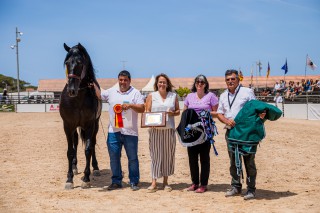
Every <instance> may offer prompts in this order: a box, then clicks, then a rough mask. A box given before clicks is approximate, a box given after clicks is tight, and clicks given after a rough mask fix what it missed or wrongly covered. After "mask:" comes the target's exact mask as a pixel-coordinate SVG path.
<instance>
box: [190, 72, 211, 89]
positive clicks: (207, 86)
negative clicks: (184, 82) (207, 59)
mask: <svg viewBox="0 0 320 213" xmlns="http://www.w3.org/2000/svg"><path fill="white" fill-rule="evenodd" d="M200 78H201V80H203V81H204V82H205V83H206V85H205V87H204V93H208V92H209V82H208V80H207V78H206V76H204V75H202V74H200V75H198V76H197V77H196V78H195V79H194V82H193V85H192V88H191V91H192V92H197V88H196V82H197V81H198V80H199V79H200Z"/></svg>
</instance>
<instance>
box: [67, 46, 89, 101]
mask: <svg viewBox="0 0 320 213" xmlns="http://www.w3.org/2000/svg"><path fill="white" fill-rule="evenodd" d="M64 49H65V50H66V51H67V52H68V53H67V56H66V58H65V60H64V65H65V67H66V77H67V78H68V86H67V91H68V94H69V96H70V97H75V96H77V95H78V91H79V88H80V86H82V87H83V86H85V87H86V86H87V85H88V83H89V81H92V80H93V79H95V77H94V74H93V67H92V63H91V59H90V56H89V55H88V53H87V51H86V49H85V48H84V47H83V46H82V45H81V44H80V43H78V45H76V46H74V47H72V48H70V47H69V46H68V45H66V44H64ZM90 73H91V76H90Z"/></svg>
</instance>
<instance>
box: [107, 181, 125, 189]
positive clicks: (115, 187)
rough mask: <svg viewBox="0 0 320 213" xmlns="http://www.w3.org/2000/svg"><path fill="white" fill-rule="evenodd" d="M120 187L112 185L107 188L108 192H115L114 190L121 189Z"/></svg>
mask: <svg viewBox="0 0 320 213" xmlns="http://www.w3.org/2000/svg"><path fill="white" fill-rule="evenodd" d="M121 188H122V186H121V185H120V184H116V183H112V184H111V185H110V186H108V188H107V189H108V190H115V189H121Z"/></svg>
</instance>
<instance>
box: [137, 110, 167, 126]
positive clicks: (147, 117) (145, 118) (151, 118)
mask: <svg viewBox="0 0 320 213" xmlns="http://www.w3.org/2000/svg"><path fill="white" fill-rule="evenodd" d="M166 120H167V119H166V112H144V113H142V115H141V128H147V127H165V126H166Z"/></svg>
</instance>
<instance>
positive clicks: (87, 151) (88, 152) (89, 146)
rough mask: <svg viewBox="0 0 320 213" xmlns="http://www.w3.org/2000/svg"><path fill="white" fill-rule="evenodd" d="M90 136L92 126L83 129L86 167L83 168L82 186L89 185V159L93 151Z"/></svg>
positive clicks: (86, 186) (87, 186)
mask: <svg viewBox="0 0 320 213" xmlns="http://www.w3.org/2000/svg"><path fill="white" fill-rule="evenodd" d="M91 137H92V127H91V129H86V130H85V150H84V153H85V156H86V167H85V169H84V172H83V173H84V176H83V179H82V180H83V183H82V186H81V187H82V188H89V187H90V186H91V183H90V161H91V157H92V152H93V141H92V139H91Z"/></svg>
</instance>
